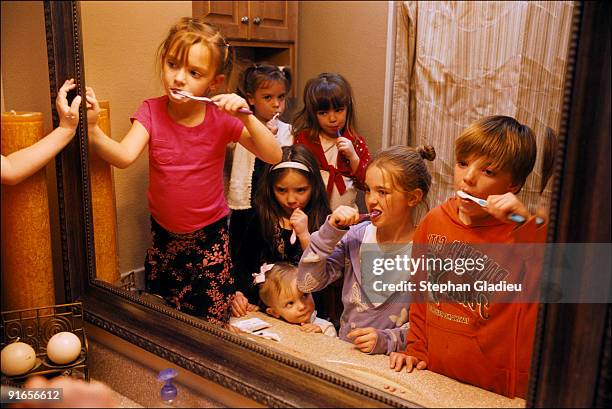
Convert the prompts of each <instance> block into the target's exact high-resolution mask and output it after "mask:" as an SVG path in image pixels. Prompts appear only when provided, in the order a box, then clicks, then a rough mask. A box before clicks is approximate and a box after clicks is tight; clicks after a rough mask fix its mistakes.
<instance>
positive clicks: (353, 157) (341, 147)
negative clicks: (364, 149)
mask: <svg viewBox="0 0 612 409" xmlns="http://www.w3.org/2000/svg"><path fill="white" fill-rule="evenodd" d="M336 146H337V147H338V152H340V153H341V154H342V155H344V157H345V158H346V159H348V160H349V161H350V162H353V161H358V162H359V156H357V152H356V151H355V147H354V146H353V143H352V142H351V141H350V140H348V139H347V138H345V137H344V136H339V137H338V140H337V141H336Z"/></svg>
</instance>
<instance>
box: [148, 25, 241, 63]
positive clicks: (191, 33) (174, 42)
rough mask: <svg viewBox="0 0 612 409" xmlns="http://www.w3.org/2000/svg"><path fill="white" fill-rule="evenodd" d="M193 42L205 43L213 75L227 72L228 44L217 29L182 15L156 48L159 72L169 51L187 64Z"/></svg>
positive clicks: (228, 61)
mask: <svg viewBox="0 0 612 409" xmlns="http://www.w3.org/2000/svg"><path fill="white" fill-rule="evenodd" d="M195 44H203V45H205V46H206V47H207V48H208V50H209V51H210V53H211V54H212V61H213V62H214V66H215V75H219V74H229V71H231V65H232V64H231V61H230V60H231V58H230V51H229V47H230V46H229V44H228V43H227V42H226V41H225V38H223V35H222V34H221V32H220V31H219V29H218V28H217V27H215V26H213V25H211V24H208V23H206V22H204V20H202V19H200V18H196V17H183V18H181V19H180V20H179V21H178V22H177V23H176V24H175V25H173V26H172V27H171V28H170V31H169V32H168V35H167V36H166V38H165V39H164V41H162V43H161V44H160V45H159V47H158V48H157V54H156V57H157V58H156V59H157V63H158V64H159V68H160V69H159V72H160V74H161V72H162V69H161V68H162V67H163V66H164V62H165V61H166V58H167V57H168V55H169V53H170V52H172V55H173V57H174V58H176V59H177V60H178V61H180V62H181V63H183V64H187V59H188V57H189V50H190V49H191V47H192V46H193V45H195Z"/></svg>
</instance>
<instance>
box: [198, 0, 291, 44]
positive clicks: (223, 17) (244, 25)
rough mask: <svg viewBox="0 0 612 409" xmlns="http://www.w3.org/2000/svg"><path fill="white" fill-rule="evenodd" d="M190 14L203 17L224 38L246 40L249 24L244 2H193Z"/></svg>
mask: <svg viewBox="0 0 612 409" xmlns="http://www.w3.org/2000/svg"><path fill="white" fill-rule="evenodd" d="M276 3H280V2H276ZM192 12H193V16H194V17H203V18H204V20H205V21H206V22H208V23H211V24H214V25H216V26H217V27H219V30H221V33H222V34H223V36H224V37H225V38H235V39H246V38H248V34H249V33H248V30H249V25H251V24H250V23H251V22H250V20H249V17H248V5H247V2H246V1H194V2H192Z"/></svg>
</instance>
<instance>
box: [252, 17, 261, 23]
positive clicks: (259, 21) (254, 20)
mask: <svg viewBox="0 0 612 409" xmlns="http://www.w3.org/2000/svg"><path fill="white" fill-rule="evenodd" d="M253 24H257V25H260V24H261V19H260V18H259V17H255V18H254V19H253Z"/></svg>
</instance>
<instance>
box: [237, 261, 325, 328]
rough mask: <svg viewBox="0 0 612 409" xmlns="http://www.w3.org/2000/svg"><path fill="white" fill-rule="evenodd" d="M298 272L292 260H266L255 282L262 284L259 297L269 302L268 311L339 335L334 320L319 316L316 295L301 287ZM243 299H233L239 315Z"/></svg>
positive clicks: (306, 326)
mask: <svg viewBox="0 0 612 409" xmlns="http://www.w3.org/2000/svg"><path fill="white" fill-rule="evenodd" d="M297 274H298V271H297V267H296V266H294V265H292V264H289V263H276V264H264V265H262V266H261V269H260V272H259V273H256V274H253V276H254V279H255V283H256V284H259V298H260V300H261V301H262V303H263V304H264V305H265V306H266V313H267V314H269V315H271V316H273V317H275V318H282V319H284V320H285V321H287V322H288V323H291V324H299V325H300V330H302V331H304V332H322V333H323V334H325V335H329V336H333V337H335V336H337V334H336V329H335V328H334V326H333V325H332V323H331V322H329V321H326V320H323V319H321V318H317V312H316V311H315V309H314V308H315V303H314V300H313V299H312V295H311V294H309V293H303V292H301V291H300V290H299V289H298V288H297V284H296V279H297ZM239 303H240V301H239V300H238V299H235V300H234V302H233V303H232V313H233V314H234V315H239V314H237V312H236V309H237V308H240V306H239Z"/></svg>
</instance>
